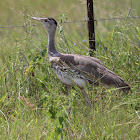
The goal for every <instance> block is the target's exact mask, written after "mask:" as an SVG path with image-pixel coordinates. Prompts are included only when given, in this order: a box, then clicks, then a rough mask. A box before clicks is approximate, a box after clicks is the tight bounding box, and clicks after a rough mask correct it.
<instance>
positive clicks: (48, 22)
mask: <svg viewBox="0 0 140 140" xmlns="http://www.w3.org/2000/svg"><path fill="white" fill-rule="evenodd" d="M32 19H34V20H38V21H40V22H41V23H42V24H43V25H44V26H45V27H46V29H47V31H48V32H52V31H55V30H56V27H57V22H56V21H55V20H54V19H53V18H50V17H46V18H38V17H32Z"/></svg>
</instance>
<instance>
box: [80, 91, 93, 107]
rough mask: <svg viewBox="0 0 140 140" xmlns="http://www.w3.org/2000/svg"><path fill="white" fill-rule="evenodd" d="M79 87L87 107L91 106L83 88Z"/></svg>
mask: <svg viewBox="0 0 140 140" xmlns="http://www.w3.org/2000/svg"><path fill="white" fill-rule="evenodd" d="M80 89H81V91H82V94H83V97H84V99H85V103H86V105H87V106H88V107H89V108H91V103H90V101H89V98H88V95H87V93H86V91H85V90H84V88H80Z"/></svg>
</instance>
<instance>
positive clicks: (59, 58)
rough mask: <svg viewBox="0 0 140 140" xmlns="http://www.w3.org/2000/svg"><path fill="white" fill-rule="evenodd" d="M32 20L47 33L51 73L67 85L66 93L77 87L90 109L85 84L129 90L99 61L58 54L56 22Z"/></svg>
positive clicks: (123, 82) (74, 55)
mask: <svg viewBox="0 0 140 140" xmlns="http://www.w3.org/2000/svg"><path fill="white" fill-rule="evenodd" d="M32 19H34V20H38V21H40V22H41V23H42V24H43V25H44V26H45V28H46V29H47V31H48V51H47V53H48V57H49V62H50V63H51V65H52V69H53V71H54V72H55V73H56V74H57V76H58V78H59V79H60V80H61V81H62V82H63V83H64V84H65V85H67V87H68V88H67V89H68V92H70V86H73V85H77V86H78V87H79V88H80V89H81V91H82V93H83V96H84V99H85V102H86V104H87V106H89V107H91V103H90V101H89V99H88V96H87V93H86V92H85V90H84V87H85V86H86V83H87V82H89V83H92V84H97V83H98V82H100V83H103V84H105V85H108V86H112V85H113V86H115V87H118V88H120V89H121V90H122V91H123V92H128V91H129V90H130V87H129V85H128V84H127V83H126V82H125V81H124V80H123V79H122V78H121V77H119V76H118V75H117V74H115V73H114V72H113V71H111V70H109V69H108V68H107V67H106V66H105V65H104V64H103V63H102V62H101V61H100V60H99V59H97V58H95V57H90V56H84V55H78V54H63V53H59V52H58V51H57V50H56V48H55V32H56V27H57V22H56V21H55V20H54V19H53V18H50V17H46V18H37V17H32Z"/></svg>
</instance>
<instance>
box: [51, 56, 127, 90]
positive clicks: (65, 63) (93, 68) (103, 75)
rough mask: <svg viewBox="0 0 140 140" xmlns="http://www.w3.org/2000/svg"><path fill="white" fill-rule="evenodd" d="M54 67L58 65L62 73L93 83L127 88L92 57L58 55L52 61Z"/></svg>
mask: <svg viewBox="0 0 140 140" xmlns="http://www.w3.org/2000/svg"><path fill="white" fill-rule="evenodd" d="M52 63H53V64H54V65H59V66H60V67H61V68H62V69H63V70H64V71H65V70H67V71H70V72H71V73H75V74H77V75H80V76H81V77H82V78H85V79H86V80H87V81H89V82H90V81H91V82H93V83H96V82H97V83H98V82H101V83H103V84H106V85H113V86H115V87H129V85H128V84H127V83H126V82H125V81H124V80H123V79H122V78H121V77H119V76H118V75H117V74H115V73H114V72H113V71H111V70H109V69H108V68H107V67H106V66H105V65H104V64H103V63H102V62H101V61H100V60H98V59H96V58H94V57H87V56H84V55H75V54H60V55H59V56H58V57H57V58H55V59H53V61H52Z"/></svg>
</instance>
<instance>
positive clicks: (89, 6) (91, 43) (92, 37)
mask: <svg viewBox="0 0 140 140" xmlns="http://www.w3.org/2000/svg"><path fill="white" fill-rule="evenodd" d="M87 15H88V33H89V49H90V52H89V53H90V56H92V53H93V51H95V50H96V48H95V29H94V10H93V0H87Z"/></svg>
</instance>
